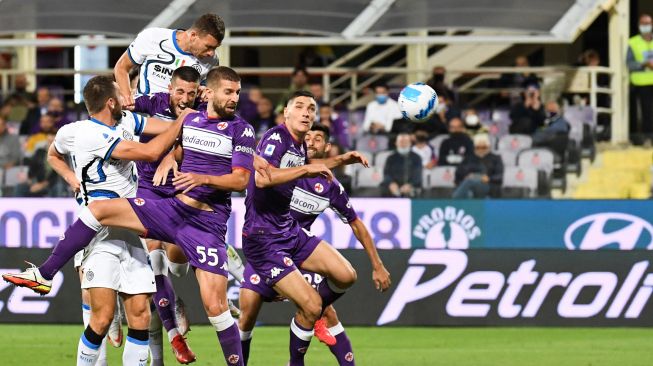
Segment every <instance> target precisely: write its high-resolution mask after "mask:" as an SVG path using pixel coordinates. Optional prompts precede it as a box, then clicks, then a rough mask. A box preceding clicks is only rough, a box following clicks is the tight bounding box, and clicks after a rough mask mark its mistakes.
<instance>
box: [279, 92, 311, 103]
mask: <svg viewBox="0 0 653 366" xmlns="http://www.w3.org/2000/svg"><path fill="white" fill-rule="evenodd" d="M298 97H309V98H311V99H313V100H314V101H315V96H314V95H313V93H311V92H309V91H307V90H297V91H295V92H293V93H292V94H291V95H290V98H288V102H286V105H289V104H290V103H292V101H293V100H295V98H298ZM315 104H317V101H315Z"/></svg>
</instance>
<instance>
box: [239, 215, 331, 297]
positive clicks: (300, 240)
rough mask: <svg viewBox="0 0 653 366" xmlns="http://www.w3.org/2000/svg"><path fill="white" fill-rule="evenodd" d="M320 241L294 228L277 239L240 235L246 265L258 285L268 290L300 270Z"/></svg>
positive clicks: (303, 230)
mask: <svg viewBox="0 0 653 366" xmlns="http://www.w3.org/2000/svg"><path fill="white" fill-rule="evenodd" d="M320 240H321V239H320V238H318V237H317V236H315V235H313V234H311V233H310V232H309V231H307V230H305V229H303V228H300V227H299V225H296V226H295V229H294V230H290V231H289V232H287V233H284V234H282V235H279V236H273V235H270V234H250V235H248V236H244V235H243V252H244V253H245V258H247V263H249V264H250V265H251V266H252V269H253V270H254V271H255V272H256V273H258V274H259V275H260V276H261V281H263V282H264V283H265V284H266V285H268V286H270V287H272V286H274V285H275V284H276V283H277V282H279V280H281V279H282V278H284V277H285V276H287V275H288V274H289V273H290V272H292V271H294V270H295V269H297V268H298V267H299V266H301V264H302V263H304V261H305V260H306V259H307V258H308V257H309V256H310V255H311V253H313V251H314V250H315V248H316V247H317V245H318V244H319V243H320Z"/></svg>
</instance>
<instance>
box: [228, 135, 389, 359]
mask: <svg viewBox="0 0 653 366" xmlns="http://www.w3.org/2000/svg"><path fill="white" fill-rule="evenodd" d="M304 141H305V142H306V147H307V155H308V158H309V159H323V158H325V157H326V156H327V153H328V151H329V149H330V148H331V144H330V143H329V142H328V141H329V129H328V127H326V126H323V125H320V124H314V125H313V127H311V131H309V132H308V133H307V134H306V137H305V139H304ZM306 201H310V202H311V203H314V204H315V203H317V207H316V208H315V209H313V210H309V211H307V209H306V207H308V206H307V205H303V204H302V203H304V202H306ZM329 207H330V208H331V209H333V210H334V211H335V212H336V213H337V214H338V215H339V216H340V217H341V218H342V220H343V221H344V222H345V223H348V224H349V225H350V226H351V228H352V231H353V232H354V235H356V238H357V239H358V241H359V242H361V243H362V244H363V247H364V248H365V251H366V252H367V254H368V256H369V257H370V261H371V262H372V269H373V272H372V280H373V281H374V284H375V286H376V288H377V289H378V290H380V291H385V290H387V289H388V287H389V286H390V274H389V273H388V271H387V270H386V269H385V267H384V266H383V262H381V259H380V258H379V255H378V253H377V251H376V247H375V246H374V242H373V241H372V237H371V236H370V234H369V232H368V230H367V228H366V227H365V224H364V223H363V222H362V221H361V220H360V219H359V218H358V216H357V215H356V211H355V210H354V208H353V207H352V205H351V203H350V202H349V197H348V196H347V194H346V193H345V191H344V189H343V187H342V185H341V184H340V183H339V182H338V181H337V180H336V179H335V178H334V179H333V180H332V181H331V182H329V181H328V180H326V179H324V178H323V177H315V178H305V179H301V180H299V182H298V183H297V186H296V187H295V189H294V191H293V195H292V200H291V203H290V209H291V211H290V214H291V215H292V217H293V218H294V219H295V220H297V221H298V222H299V223H300V225H301V226H302V227H303V228H305V229H307V230H308V229H310V227H311V225H312V224H313V222H315V220H316V219H317V217H318V216H319V215H320V214H321V213H322V212H324V211H325V210H326V209H327V208H329ZM301 273H302V274H303V276H304V278H306V280H308V282H309V284H310V285H311V287H313V288H315V289H319V286H321V285H323V284H324V280H325V279H324V278H323V277H322V276H320V275H319V274H317V273H311V272H307V271H303V270H301ZM260 279H261V276H260V275H259V274H257V273H255V272H254V271H253V269H252V267H251V266H250V265H247V266H246V268H245V281H244V282H242V283H241V290H240V306H241V308H242V313H241V318H240V319H239V322H238V326H239V329H240V331H241V333H240V334H241V342H242V343H243V356H244V357H245V363H246V364H247V360H248V358H249V346H250V342H251V337H252V330H253V328H254V325H255V323H256V318H257V316H258V312H259V310H260V308H261V305H262V302H263V301H267V302H269V301H275V300H277V299H278V298H279V295H278V294H277V293H276V292H275V291H274V289H272V288H271V287H270V286H268V285H266V284H265V283H262V282H261V280H260ZM324 318H326V320H325V319H324ZM324 318H322V319H320V320H318V321H316V322H315V328H314V331H315V336H316V337H317V338H318V339H320V340H321V341H322V342H324V343H326V344H327V345H328V346H329V348H330V350H331V352H332V353H333V354H334V356H335V357H336V359H337V360H338V363H339V364H340V365H354V364H355V363H354V354H353V351H352V348H351V342H350V341H349V338H348V337H347V334H346V333H345V329H344V327H343V326H342V324H341V323H340V321H339V320H338V318H337V314H336V312H335V309H334V308H333V306H332V305H329V306H328V307H327V308H326V309H325V311H324ZM327 326H328V329H327Z"/></svg>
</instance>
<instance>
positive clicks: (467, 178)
mask: <svg viewBox="0 0 653 366" xmlns="http://www.w3.org/2000/svg"><path fill="white" fill-rule="evenodd" d="M455 180H456V186H457V187H456V190H455V191H454V192H453V196H452V197H453V198H486V197H488V195H489V196H491V197H498V196H499V193H500V191H501V182H502V181H503V162H502V161H501V157H500V156H498V155H495V154H493V153H492V152H490V137H489V136H488V135H486V134H478V135H476V136H474V153H473V154H471V155H468V156H467V157H466V158H465V160H463V162H462V163H461V164H460V165H459V166H458V168H457V169H456V179H455Z"/></svg>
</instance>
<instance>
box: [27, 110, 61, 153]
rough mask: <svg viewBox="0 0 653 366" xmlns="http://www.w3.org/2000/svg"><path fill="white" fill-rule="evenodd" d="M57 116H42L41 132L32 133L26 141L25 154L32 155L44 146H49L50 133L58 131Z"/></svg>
mask: <svg viewBox="0 0 653 366" xmlns="http://www.w3.org/2000/svg"><path fill="white" fill-rule="evenodd" d="M54 121H55V118H54V116H52V115H51V114H48V113H46V114H44V115H42V116H41V120H40V123H39V132H37V133H35V134H32V135H30V136H29V137H28V138H27V141H26V142H25V156H26V157H32V156H33V155H34V154H35V153H36V151H37V150H38V149H40V148H43V147H44V146H45V147H46V148H47V145H48V137H49V135H54V134H56V133H57V128H56V126H55V122H54Z"/></svg>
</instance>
